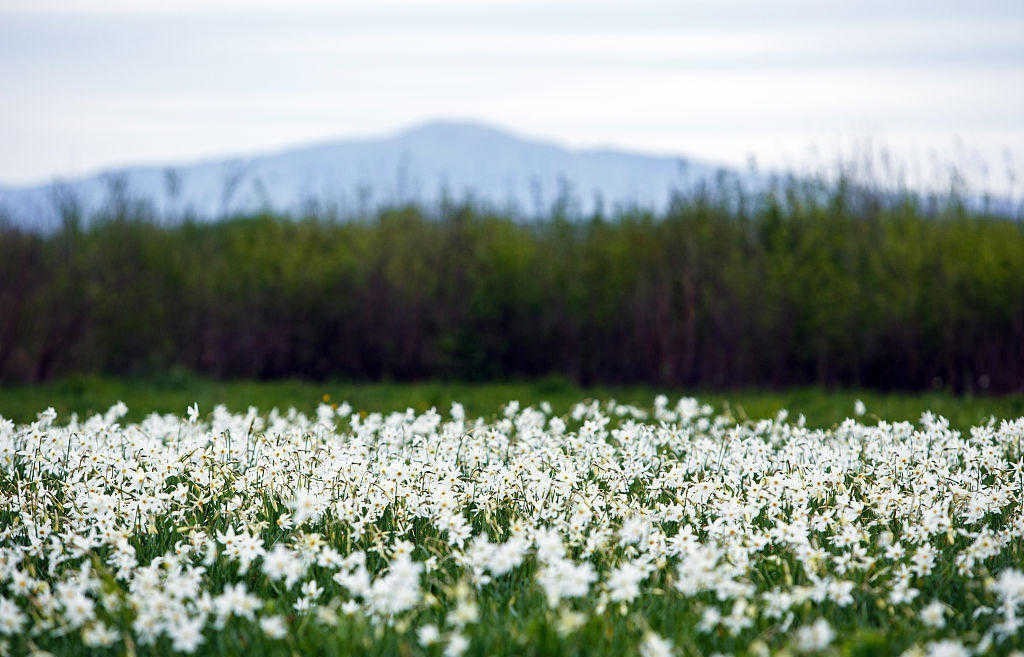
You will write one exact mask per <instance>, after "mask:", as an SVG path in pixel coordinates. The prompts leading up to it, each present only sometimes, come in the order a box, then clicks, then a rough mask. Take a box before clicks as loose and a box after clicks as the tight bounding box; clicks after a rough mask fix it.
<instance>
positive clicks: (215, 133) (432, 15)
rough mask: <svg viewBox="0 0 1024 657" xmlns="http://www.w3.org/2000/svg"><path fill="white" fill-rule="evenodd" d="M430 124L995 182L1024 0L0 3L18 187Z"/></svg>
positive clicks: (1012, 143)
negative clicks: (988, 177)
mask: <svg viewBox="0 0 1024 657" xmlns="http://www.w3.org/2000/svg"><path fill="white" fill-rule="evenodd" d="M166 6H173V7H174V9H173V10H171V9H166ZM432 118H473V119H479V120H484V121H488V122H493V123H495V124H499V125H503V126H507V127H509V128H512V129H515V130H517V131H520V132H523V133H527V134H531V135H535V136H540V137H550V138H554V139H557V140H559V141H562V142H564V143H566V144H570V145H581V146H582V145H618V146H623V147H629V148H634V149H642V150H650V151H656V152H666V153H679V154H689V155H695V156H702V157H705V158H710V159H714V160H721V161H723V162H733V163H743V162H745V161H746V160H747V158H748V156H750V155H754V156H756V158H757V160H758V161H759V162H761V163H763V164H772V165H775V164H782V165H797V164H806V163H808V162H817V161H824V160H827V159H831V158H832V157H833V156H834V155H835V154H836V153H837V151H840V150H844V151H845V152H847V153H849V152H850V151H851V150H863V149H864V148H865V147H864V145H863V141H864V140H866V139H871V140H873V141H874V142H875V143H876V144H881V145H885V146H886V147H888V148H889V149H891V150H893V151H894V152H895V153H896V154H897V156H898V157H900V158H903V159H904V160H908V161H909V160H913V161H914V162H915V166H928V165H929V163H931V162H934V161H935V160H939V161H941V162H943V163H949V162H954V161H955V162H957V163H958V164H964V165H965V166H974V164H975V163H976V161H977V160H984V161H985V162H987V163H988V165H989V166H990V167H992V168H993V169H994V170H995V173H993V175H994V176H1001V175H1003V173H1002V172H1003V171H1005V169H1006V157H1007V155H1009V157H1010V158H1011V159H1012V160H1013V161H1014V162H1016V165H1015V167H1016V168H1018V169H1019V168H1021V167H1022V166H1024V2H1019V1H1015V0H1000V1H995V2H992V1H986V0H977V1H973V2H949V1H946V0H930V1H924V2H901V1H900V0H868V1H866V2H849V1H842V2H825V1H821V0H817V1H815V0H806V1H805V0H790V1H787V2H772V1H767V0H751V1H746V0H702V1H688V0H681V1H677V2H664V1H658V2H655V1H648V0H629V1H625V0H624V1H622V2H602V1H601V0H596V1H595V0H586V1H583V0H580V1H575V0H548V1H546V2H516V1H512V0H497V1H495V0H422V1H411V2H401V3H398V2H379V1H374V2H359V3H356V2H338V1H332V2H311V1H302V0H298V1H295V0H292V1H289V2H271V1H259V0H256V1H254V0H192V1H188V0H186V1H185V2H156V1H153V0H141V1H138V2H117V1H110V0H106V1H98V0H78V1H74V0H72V1H66V2H56V1H49V2H48V1H47V0H0V182H4V183H23V182H30V181H36V180H40V179H45V178H49V177H52V176H54V175H71V174H75V173H81V172H87V171H92V170H95V169H97V168H99V167H103V166H108V165H112V164H124V163H137V162H172V161H180V160H188V159H192V158H195V157H199V156H208V155H220V154H225V153H247V152H258V151H261V150H266V149H269V148H275V147H280V146H283V145H287V144H292V143H296V142H308V141H312V140H318V139H323V138H331V137H346V136H357V135H360V136H361V135H372V134H379V133H381V132H386V131H388V130H392V129H395V128H399V127H402V126H405V125H408V124H412V123H415V122H418V121H422V120H425V119H432ZM957 138H959V142H958V141H957Z"/></svg>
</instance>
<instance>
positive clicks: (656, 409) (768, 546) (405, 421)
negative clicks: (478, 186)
mask: <svg viewBox="0 0 1024 657" xmlns="http://www.w3.org/2000/svg"><path fill="white" fill-rule="evenodd" d="M94 384H95V385H94ZM61 385H64V386H67V387H66V388H64V390H65V391H68V390H74V389H75V386H76V385H77V384H76V383H75V382H71V383H67V382H65V383H63V384H54V385H53V386H52V387H51V388H50V389H43V390H33V389H21V390H18V389H14V390H11V389H4V390H3V391H2V392H0V400H2V401H0V409H8V408H11V409H15V412H16V413H22V412H23V411H24V410H25V409H26V408H27V406H25V404H28V403H32V402H34V401H36V400H38V399H39V398H38V397H36V396H35V395H51V396H52V397H51V398H52V399H54V400H55V401H58V402H60V403H61V404H63V405H66V408H68V409H76V410H79V411H82V410H84V408H85V407H86V406H89V405H92V404H94V403H98V401H99V399H100V398H101V397H103V396H104V395H106V394H110V393H117V394H119V395H120V394H121V393H124V396H125V397H126V398H127V397H129V396H131V401H132V402H133V403H135V402H138V403H140V404H142V405H143V406H142V407H140V408H138V409H136V410H135V411H134V412H133V411H132V410H131V408H130V407H128V406H125V405H124V404H114V405H113V406H111V407H110V408H108V409H103V411H102V412H101V413H98V414H95V415H91V416H87V415H85V414H83V415H79V416H77V417H71V416H68V415H64V414H58V413H57V412H56V411H55V410H53V409H46V410H42V411H41V412H39V413H38V414H37V415H36V416H35V417H33V418H31V419H30V420H28V421H25V422H19V423H15V422H12V421H10V420H4V421H0V648H2V651H3V652H4V653H6V654H11V655H26V654H33V655H40V656H41V655H45V654H47V653H50V654H56V655H106V654H109V655H133V656H135V655H137V656H140V657H141V656H145V655H171V654H196V655H238V654H243V653H247V654H252V655H282V656H284V655H288V656H291V655H408V656H414V655H445V656H446V657H456V656H458V655H481V656H482V655H640V656H642V657H663V656H667V655H687V656H694V657H696V656H710V655H752V656H759V657H760V656H763V655H770V654H776V655H865V656H867V655H905V656H907V657H917V656H920V657H961V656H966V655H1011V654H1019V652H1014V651H1019V649H1020V648H1021V647H1022V646H1024V633H1022V630H1024V627H1022V625H1024V617H1022V616H1021V614H1022V613H1024V531H1022V527H1024V512H1022V504H1024V466H1022V464H1024V455H1022V447H1021V441H1022V437H1024V419H1016V420H1014V419H997V418H995V417H993V418H991V419H989V420H985V421H978V422H976V423H975V424H974V426H972V427H970V428H968V427H961V428H956V427H954V426H952V425H951V424H950V422H949V421H947V420H945V419H944V418H942V417H940V416H939V415H936V414H933V413H931V412H928V411H925V412H923V413H918V410H919V409H921V408H922V407H923V406H924V405H926V404H936V405H941V404H943V403H945V404H948V405H949V406H950V407H952V408H959V409H960V410H961V412H963V413H965V414H964V415H962V416H961V419H967V418H970V417H973V416H974V415H975V414H994V415H1003V414H1004V412H1009V409H1013V408H1019V407H1018V406H1015V405H1014V404H1019V403H1020V400H1019V399H1013V400H1011V399H980V400H970V401H968V402H967V403H964V404H959V403H958V402H959V401H960V400H958V399H956V398H951V397H947V398H945V400H943V398H941V397H939V396H937V395H932V396H928V397H922V398H911V397H904V398H888V401H887V398H886V397H884V396H867V395H864V400H861V402H860V403H857V402H856V400H854V399H851V398H850V396H848V395H847V394H846V393H838V394H832V395H829V394H826V393H822V392H820V391H796V392H793V393H791V394H792V395H793V396H792V397H791V398H789V399H791V400H795V401H797V402H799V401H800V400H801V399H803V400H805V403H807V406H806V409H807V411H808V412H812V411H813V412H816V413H819V415H818V417H817V418H816V419H815V420H814V421H813V422H809V421H807V420H806V419H805V418H804V417H801V415H800V413H798V412H797V408H796V407H794V408H793V409H790V411H789V412H788V413H787V412H786V411H779V412H773V413H771V414H770V415H766V416H764V417H758V416H756V415H750V414H749V412H748V413H743V414H740V413H738V412H737V411H738V409H739V408H740V407H741V406H744V405H745V406H746V407H747V408H748V411H749V409H755V408H756V409H758V410H759V411H760V410H762V409H767V408H772V407H774V406H775V405H776V404H777V403H779V402H780V401H782V400H784V399H787V398H786V393H779V394H778V396H775V397H772V396H770V395H765V394H762V395H761V396H760V397H758V396H757V395H751V394H748V395H745V396H744V395H742V394H740V395H736V396H733V397H732V399H733V402H732V403H731V404H730V405H729V406H728V407H725V405H724V403H723V404H722V406H719V407H718V408H716V407H715V406H713V405H710V404H706V403H704V401H698V400H697V399H693V398H688V397H682V398H675V397H674V398H672V399H669V398H668V397H666V396H661V395H659V396H657V397H654V398H653V399H652V398H650V397H648V399H647V401H645V402H642V403H641V402H637V403H626V402H624V401H621V400H620V401H612V400H611V399H609V398H605V399H602V400H585V401H580V402H578V403H574V404H573V403H568V401H567V400H568V399H569V397H570V396H571V395H573V394H580V393H581V392H598V391H580V390H578V389H574V388H572V387H571V386H567V385H566V384H561V386H562V387H559V385H558V384H556V383H551V382H548V383H545V384H536V385H527V384H507V385H496V386H492V387H490V388H486V387H485V388H469V387H465V386H457V385H443V384H424V385H420V386H404V387H403V386H394V385H390V386H384V385H382V386H370V387H362V388H357V387H351V386H345V385H341V384H337V385H333V386H332V385H320V384H315V385H310V384H300V383H279V384H253V383H240V384H232V385H229V384H219V383H214V382H198V383H197V382H191V383H190V384H189V385H188V386H187V389H188V390H194V391H196V394H198V395H199V396H200V397H202V399H203V403H199V404H193V403H188V404H187V405H181V406H180V407H178V408H171V407H170V406H175V405H178V404H179V403H180V402H181V399H182V397H181V395H183V394H185V395H187V394H188V393H187V391H183V390H173V389H172V390H163V391H162V392H161V391H159V390H158V386H156V384H150V385H148V386H140V385H130V384H125V383H117V382H110V381H108V382H91V383H90V382H86V384H84V385H81V386H80V387H79V388H78V390H79V394H78V396H77V397H74V396H71V397H68V396H65V397H64V398H63V399H62V398H61V394H60V390H61V388H60V387H59V386H61ZM164 385H165V387H173V386H171V384H168V383H166V382H165V383H164ZM545 386H546V387H547V388H546V389H545ZM313 390H316V397H315V398H314V399H319V400H321V401H320V402H319V403H317V402H315V401H313V400H312V399H311V398H310V397H305V399H306V401H305V402H304V403H303V409H304V410H303V411H299V410H296V409H290V410H288V409H285V408H283V407H282V406H281V403H282V402H283V401H284V400H286V399H289V398H293V396H295V395H298V396H300V397H301V396H305V395H306V394H307V393H309V392H313ZM473 390H475V391H476V397H475V398H473V400H472V401H473V404H474V407H473V412H470V410H468V409H467V408H466V407H465V406H463V405H462V404H460V403H458V402H448V401H447V400H448V397H449V396H450V395H453V394H457V393H460V394H461V393H468V392H472V391H473ZM328 391H330V392H328ZM600 392H608V393H610V392H613V391H611V390H604V391H600ZM614 392H616V393H621V396H622V398H623V399H626V398H627V397H628V398H631V399H632V398H636V399H639V398H640V397H641V396H643V394H644V391H643V390H641V389H632V390H616V391H614ZM649 392H650V391H648V393H649ZM501 394H514V395H516V396H518V397H522V398H523V399H522V400H508V401H505V402H504V403H501V404H498V405H497V406H494V405H492V403H493V402H494V400H495V399H497V398H498V395H501ZM858 394H859V393H858ZM90 395H98V396H96V397H92V396H90ZM324 395H331V396H330V397H329V398H328V397H325V396H324ZM335 395H336V396H335ZM360 395H361V397H359V396H360ZM346 397H351V399H356V400H357V401H358V402H359V403H352V402H351V401H347V400H346ZM357 397H358V399H357ZM544 397H551V403H549V402H548V401H544V400H543V399H544ZM213 399H220V400H221V401H233V402H236V403H237V402H239V401H241V402H242V404H243V405H244V404H245V402H246V401H249V402H254V401H258V402H260V403H263V402H267V403H268V404H270V403H272V404H274V405H277V406H278V409H274V410H270V409H267V408H266V407H264V408H263V409H262V410H257V409H256V408H255V407H250V408H248V410H244V408H243V406H242V405H239V406H238V411H239V412H234V413H233V412H231V411H229V410H228V409H227V407H224V406H218V407H211V406H208V405H206V401H207V400H213ZM441 399H445V400H446V402H447V403H445V405H444V406H437V407H436V408H434V407H430V408H424V406H426V405H427V404H434V401H433V400H441ZM719 399H721V398H719ZM12 400H17V401H12ZM271 400H276V401H271ZM741 401H742V402H743V403H740V402H741ZM876 402H878V403H881V404H883V405H884V404H888V406H886V407H885V409H886V410H887V411H894V409H903V411H902V412H905V413H910V412H911V411H912V410H913V412H915V414H917V415H918V416H917V417H916V418H914V420H913V421H912V422H902V421H900V422H893V421H888V420H884V419H880V418H879V415H880V410H881V409H879V408H876V407H874V406H873V405H874V404H875V403H876ZM362 403H366V404H369V406H367V407H364V406H362ZM1004 404H1006V405H1004ZM389 405H391V406H390V407H389ZM435 405H436V404H435ZM477 405H480V406H482V407H489V408H487V409H486V410H483V411H476V408H477ZM556 406H557V407H556ZM407 407H409V408H408V410H407ZM156 408H160V410H163V411H171V412H169V413H163V414H158V413H153V414H148V415H145V412H146V411H150V410H154V409H156ZM815 409H817V410H815ZM965 409H971V410H970V411H967V410H965ZM381 411H384V412H381ZM7 412H8V411H5V412H4V414H6V413H7ZM896 412H900V411H896ZM130 414H131V415H130ZM143 415H144V416H143ZM840 416H842V417H847V416H848V417H849V418H851V419H845V420H835V419H834V418H838V417H840ZM130 418H138V419H135V420H133V419H130ZM812 425H816V426H812Z"/></svg>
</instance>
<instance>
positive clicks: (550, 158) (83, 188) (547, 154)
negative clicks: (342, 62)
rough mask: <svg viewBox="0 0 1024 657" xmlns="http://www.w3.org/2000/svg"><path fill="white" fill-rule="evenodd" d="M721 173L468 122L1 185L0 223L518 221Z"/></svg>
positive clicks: (656, 200)
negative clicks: (78, 218)
mask: <svg viewBox="0 0 1024 657" xmlns="http://www.w3.org/2000/svg"><path fill="white" fill-rule="evenodd" d="M721 172H722V169H721V167H717V166H714V165H712V164H709V163H706V162H700V161H695V160H691V159H688V158H683V157H659V156H651V155H644V154H640V153H631V152H626V151H620V150H612V149H570V148H566V147H563V146H560V145H557V144H554V143H551V142H546V141H541V140H537V139H531V138H526V137H522V136H519V135H516V134H513V133H510V132H507V131H505V130H500V129H496V128H494V127H490V126H486V125H482V124H478V123H463V122H431V123H426V124H423V125H419V126H416V127H412V128H410V129H407V130H403V131H400V132H397V133H395V134H392V135H387V136H383V137H379V138H370V139H350V140H339V141H330V142H324V143H320V144H314V145H309V146H301V147H296V148H291V149H287V150H282V151H279V152H276V153H268V154H260V155H254V156H251V157H232V158H225V159H219V160H217V159H213V160H205V161H200V162H194V163H190V164H182V165H172V166H139V167H127V168H120V169H114V170H108V171H104V172H101V173H99V174H96V175H92V176H86V177H81V178H75V179H71V180H65V181H54V182H48V183H45V184H41V185H35V186H26V187H0V215H4V216H6V217H8V218H9V219H10V220H12V221H13V222H14V223H15V224H16V225H19V226H23V227H27V228H33V229H39V230H48V229H51V228H53V227H55V226H57V225H58V223H59V221H60V219H59V217H60V213H59V208H60V207H61V206H62V205H66V204H74V205H76V206H77V207H78V208H79V209H80V210H81V211H82V214H83V215H84V216H86V217H88V216H91V215H93V214H95V213H96V212H98V211H101V210H103V209H105V208H110V207H112V206H113V205H114V204H117V203H142V204H145V205H146V206H147V207H148V208H149V209H150V210H151V211H152V212H153V213H154V214H155V215H156V216H157V217H160V218H163V219H166V220H175V219H180V218H181V217H185V216H191V217H193V218H196V219H199V220H214V219H217V218H219V217H222V216H226V215H231V214H238V213H251V212H259V211H273V212H278V213H284V214H289V215H300V214H303V213H306V212H314V211H316V212H324V213H332V214H335V215H337V216H339V217H343V218H344V217H346V216H351V215H353V214H355V213H357V212H359V211H362V210H369V209H373V208H376V207H379V206H383V205H393V204H397V203H405V202H416V203H421V204H424V205H426V206H428V207H430V206H436V204H437V203H439V202H440V201H441V199H442V198H444V197H447V198H448V199H451V200H456V201H463V200H469V199H471V200H473V201H474V202H476V203H479V204H483V205H487V206H490V207H493V208H495V209H499V210H507V211H510V212H513V213H515V214H517V215H518V216H524V217H529V216H536V215H545V214H549V213H550V211H551V209H552V207H553V205H554V204H556V203H557V202H559V200H560V199H561V200H570V201H571V204H570V207H569V212H570V213H576V214H586V213H589V212H591V211H593V210H594V209H595V207H596V205H597V204H598V203H601V204H602V205H603V207H604V208H605V209H608V210H613V209H615V208H616V207H643V208H649V209H654V210H658V209H661V208H663V207H664V206H665V205H666V204H667V203H668V201H669V198H670V196H671V194H672V193H673V192H674V191H682V192H686V191H692V190H693V189H695V188H696V187H698V186H699V185H701V184H703V183H710V182H712V181H713V179H714V178H715V177H716V176H718V175H720V174H721ZM742 179H744V180H746V181H748V182H750V181H751V180H752V177H751V176H749V175H745V176H744V177H742ZM598 199H600V201H599V200H598Z"/></svg>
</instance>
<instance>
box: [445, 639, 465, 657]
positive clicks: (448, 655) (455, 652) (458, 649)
mask: <svg viewBox="0 0 1024 657" xmlns="http://www.w3.org/2000/svg"><path fill="white" fill-rule="evenodd" d="M467 648H469V639H467V638H466V637H464V636H462V635H461V634H452V635H451V636H450V637H448V645H447V646H445V647H444V657H459V656H460V655H462V653H464V652H466V649H467Z"/></svg>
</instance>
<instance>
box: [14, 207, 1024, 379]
mask: <svg viewBox="0 0 1024 657" xmlns="http://www.w3.org/2000/svg"><path fill="white" fill-rule="evenodd" d="M132 216H134V215H132V214H131V213H125V212H119V213H116V214H114V215H112V216H110V217H106V218H102V219H98V220H94V221H92V222H90V223H89V224H88V226H87V227H86V228H84V229H83V228H80V227H79V224H78V223H76V222H68V223H67V225H66V226H65V227H64V228H63V229H62V230H61V231H60V232H58V233H56V234H53V235H48V236H45V237H42V236H36V235H28V234H24V233H22V232H19V231H17V230H13V229H6V230H3V231H0V254H2V255H3V257H2V258H0V268H2V271H0V303H2V307H3V308H4V313H3V316H2V317H0V378H2V379H3V380H6V381H42V380H46V379H49V378H52V377H55V376H64V375H67V374H71V373H97V374H113V375H122V376H123V375H152V374H155V373H160V372H163V371H167V370H173V369H175V368H177V369H182V370H187V371H192V372H198V373H202V374H205V375H210V376H214V377H226V378H227V377H246V378H262V379H266V378H281V377H299V378H305V379H336V378H343V379H351V380H418V379H423V378H452V379H459V380H468V381H480V380H494V379H507V378H531V379H532V378H538V377H545V376H548V375H556V376H560V377H562V378H565V379H568V380H571V381H573V382H576V383H580V384H584V385H593V384H597V383H603V384H630V383H646V384H656V385H661V386H675V387H687V388H693V387H703V388H716V389H718V388H723V387H746V386H792V385H808V384H816V385H824V386H845V387H869V388H880V389H917V390H923V389H931V388H941V389H951V390H954V391H957V392H970V391H977V392H986V391H987V392H1010V391H1020V390H1024V226H1022V224H1021V223H1018V222H1014V221H1010V220H1006V219H999V218H993V217H987V216H983V215H982V214H972V213H970V212H968V211H967V210H965V208H964V206H963V205H959V206H957V205H951V206H949V207H948V208H947V209H939V210H935V209H929V210H927V211H926V209H925V208H924V206H923V205H922V204H921V203H917V202H911V201H906V202H899V203H897V202H884V203H883V202H881V201H879V200H878V199H875V201H873V202H872V201H871V198H867V199H866V200H865V198H862V195H860V194H859V193H858V192H857V191H856V190H852V191H851V190H850V189H849V188H846V187H840V188H839V191H837V192H836V193H835V194H834V195H833V196H832V197H824V196H822V195H821V194H812V193H806V194H803V195H800V194H797V193H796V192H793V193H790V194H788V195H781V196H780V197H779V198H768V199H763V200H761V201H760V202H757V203H747V202H740V201H737V200H736V199H735V198H730V197H729V196H727V195H724V196H722V197H721V198H718V197H716V196H714V195H710V194H709V195H705V196H699V197H696V198H692V199H680V200H679V201H678V202H676V203H675V204H674V205H673V206H672V208H671V209H670V210H669V211H668V212H667V213H666V214H665V215H664V216H660V217H652V216H650V215H648V214H644V213H639V212H634V213H625V214H622V215H620V216H616V217H614V218H605V217H601V216H598V217H594V218H592V219H589V220H585V221H580V222H576V223H573V222H569V221H567V220H565V219H564V218H562V217H560V216H553V217H552V218H551V219H550V220H547V221H543V222H536V223H520V222H517V221H515V220H513V219H511V218H506V217H501V216H496V215H494V214H491V213H488V212H485V211H482V210H478V209H474V208H471V207H454V206H445V207H443V208H442V209H441V210H439V211H438V213H436V214H435V213H427V212H425V211H423V210H421V209H417V208H397V209H394V210H389V211H385V212H381V213H380V214H379V215H377V216H374V217H372V218H368V219H365V220H359V221H353V222H349V223H338V222H334V221H330V220H326V219H316V218H310V219H305V220H289V219H283V218H275V217H269V216H257V217H244V218H236V219H231V220H227V221H224V222H221V223H216V224H198V223H185V224H183V225H178V226H173V227H162V226H160V225H157V223H156V222H153V221H149V220H146V219H132V218H131V217H132ZM140 216H141V215H140Z"/></svg>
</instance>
